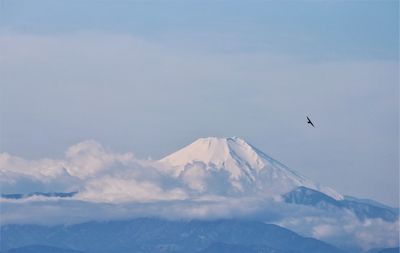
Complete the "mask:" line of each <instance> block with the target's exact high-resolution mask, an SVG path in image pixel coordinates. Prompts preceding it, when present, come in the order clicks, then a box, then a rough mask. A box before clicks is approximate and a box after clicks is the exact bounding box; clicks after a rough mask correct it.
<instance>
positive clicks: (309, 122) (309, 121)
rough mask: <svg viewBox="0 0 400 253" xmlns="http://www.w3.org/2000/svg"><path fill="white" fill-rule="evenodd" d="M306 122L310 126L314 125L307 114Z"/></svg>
mask: <svg viewBox="0 0 400 253" xmlns="http://www.w3.org/2000/svg"><path fill="white" fill-rule="evenodd" d="M307 120H308V121H307V123H308V124H310V125H311V126H313V127H315V126H314V124H313V123H312V121H311V120H310V118H309V117H308V116H307Z"/></svg>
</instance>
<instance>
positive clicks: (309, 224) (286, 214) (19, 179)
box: [0, 141, 399, 249]
mask: <svg viewBox="0 0 400 253" xmlns="http://www.w3.org/2000/svg"><path fill="white" fill-rule="evenodd" d="M152 165H155V164H154V162H153V161H140V160H137V159H136V158H134V156H133V154H131V153H125V154H119V153H115V152H112V151H110V150H108V149H106V148H104V147H103V146H102V145H100V144H99V143H98V142H95V141H84V142H80V143H78V144H76V145H73V146H71V147H70V148H69V149H68V150H67V152H66V154H65V158H64V159H58V160H53V159H40V160H26V159H23V158H20V157H16V156H12V155H10V154H7V153H2V154H0V175H1V177H0V182H1V184H2V192H8V193H10V192H14V193H18V192H27V191H30V192H34V191H42V190H47V191H71V190H74V191H75V190H77V191H79V193H78V194H77V195H75V196H74V197H73V198H70V199H62V198H45V197H38V196H34V197H30V198H27V199H22V200H9V199H0V204H1V210H0V211H1V217H2V219H1V222H2V223H25V222H29V223H32V222H33V223H63V222H68V223H71V222H80V221H87V220H92V219H119V218H133V217H141V216H160V217H165V218H170V219H175V218H178V219H181V218H188V219H191V218H201V219H215V218H231V217H251V218H254V219H259V220H263V221H266V222H268V223H276V224H278V225H281V226H283V227H286V228H289V229H291V230H293V231H295V232H298V233H300V234H302V235H305V236H311V237H315V238H318V239H321V240H324V241H327V242H331V243H333V244H336V245H340V246H342V247H346V248H350V247H355V246H356V247H359V248H362V249H369V248H373V247H388V246H396V245H398V244H399V240H398V233H399V221H396V222H393V223H390V222H385V221H383V220H381V219H366V220H364V221H360V220H359V219H357V217H356V216H355V215H354V214H353V213H351V212H346V211H339V210H336V211H335V212H324V211H321V210H319V209H315V208H312V207H306V206H298V205H289V204H285V203H283V202H279V201H273V200H271V199H269V200H268V199H265V198H264V197H262V196H257V195H251V196H240V195H236V194H232V192H233V191H232V190H233V187H232V185H231V184H230V182H229V175H227V174H226V172H224V171H209V170H206V169H205V166H204V164H201V163H195V164H193V166H189V167H186V168H185V170H184V171H183V172H182V173H181V175H180V176H179V177H177V178H176V177H173V176H169V173H165V171H163V168H161V167H156V166H152ZM27 209H29V210H30V211H29V212H28V213H27V212H26V210H27Z"/></svg>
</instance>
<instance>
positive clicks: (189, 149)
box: [161, 137, 266, 176]
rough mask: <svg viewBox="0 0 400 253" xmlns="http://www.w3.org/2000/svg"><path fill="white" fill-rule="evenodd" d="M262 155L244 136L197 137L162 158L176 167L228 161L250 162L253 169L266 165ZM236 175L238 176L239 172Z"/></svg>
mask: <svg viewBox="0 0 400 253" xmlns="http://www.w3.org/2000/svg"><path fill="white" fill-rule="evenodd" d="M262 156H266V155H265V154H262V153H261V152H259V151H257V150H256V149H255V148H254V147H253V146H251V145H250V144H249V143H247V142H246V141H245V140H243V139H242V138H239V137H229V138H220V137H206V138H199V139H197V140H196V141H194V142H193V143H191V144H189V145H188V146H186V147H184V148H182V149H181V150H178V151H177V152H175V153H173V154H171V155H169V156H167V157H165V158H163V159H161V161H162V162H166V163H168V164H170V165H172V166H174V167H181V166H185V165H187V164H191V163H194V162H202V163H204V164H206V165H209V166H212V167H216V168H218V167H220V166H223V165H226V164H227V163H230V162H234V163H239V164H248V165H249V166H251V167H252V168H253V169H260V168H261V167H263V166H264V163H263V161H262ZM231 165H234V164H231ZM232 172H233V171H232ZM236 172H238V171H236ZM235 175H236V176H237V173H235Z"/></svg>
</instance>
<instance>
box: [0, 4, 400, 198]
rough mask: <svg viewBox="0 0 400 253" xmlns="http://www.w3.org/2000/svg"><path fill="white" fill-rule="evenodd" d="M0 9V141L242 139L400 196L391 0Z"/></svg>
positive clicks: (341, 182)
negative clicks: (307, 119)
mask: <svg viewBox="0 0 400 253" xmlns="http://www.w3.org/2000/svg"><path fill="white" fill-rule="evenodd" d="M0 4H1V7H0V8H1V9H0V11H1V15H0V49H1V52H2V53H1V56H2V57H1V58H2V60H0V76H1V77H2V78H1V79H2V81H1V83H0V89H1V91H2V92H1V95H2V98H1V101H2V102H1V115H2V123H1V139H2V141H1V147H0V148H1V151H3V152H8V153H11V154H15V155H19V156H22V157H26V158H32V159H34V158H44V157H61V156H63V152H64V151H65V150H66V149H67V147H68V146H70V145H72V144H75V143H77V142H79V141H82V140H86V139H95V140H97V141H99V142H101V143H102V144H103V145H105V146H108V147H110V148H111V149H113V150H118V151H132V152H134V153H135V154H136V155H137V156H138V157H142V158H146V157H147V156H151V157H152V158H155V159H156V158H157V159H158V158H160V157H162V156H164V155H166V154H168V153H171V152H173V151H175V150H176V149H178V148H180V147H182V146H184V145H186V144H188V143H190V142H192V141H193V140H195V139H196V138H198V137H203V136H241V137H243V138H244V139H246V140H248V141H249V142H250V143H252V144H253V145H255V146H257V147H259V148H260V149H261V150H263V151H265V152H266V153H268V154H270V155H271V156H272V157H274V158H276V159H278V160H281V161H282V162H283V163H285V164H287V165H288V166H289V167H292V168H294V169H296V170H298V171H301V172H302V173H303V174H305V175H307V176H308V177H310V178H312V179H314V180H316V181H319V182H321V183H323V184H325V185H329V186H331V187H332V188H335V189H336V190H338V191H339V192H341V193H344V194H350V195H356V196H359V197H368V198H373V199H376V200H379V201H382V202H384V203H389V204H392V205H397V206H398V187H399V174H398V173H399V172H398V168H399V167H398V166H399V160H398V151H399V150H398V139H399V136H398V113H399V111H398V110H399V109H398V105H399V104H398V94H399V93H398V92H399V91H398V83H399V73H398V67H399V66H398V53H399V52H398V43H399V41H398V36H399V34H398V28H399V27H398V18H399V13H398V7H399V6H398V5H399V4H398V2H397V1H330V2H324V1H279V2H278V1H274V2H272V1H271V2H263V1H252V2H250V3H246V4H244V3H243V2H240V1H233V2H232V1H229V2H228V1H219V2H211V1H169V2H166V1H128V0H124V1H118V0H117V1H105V0H97V1H89V0H88V1H78V0H72V1H63V0H57V1H40V0H39V1H5V0H3V1H1V2H0ZM306 115H309V116H310V117H311V118H312V119H313V120H314V122H315V124H316V128H315V129H310V128H308V126H307V125H306V124H305V116H306ZM355 179H357V180H355Z"/></svg>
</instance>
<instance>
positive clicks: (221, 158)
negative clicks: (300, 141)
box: [159, 137, 343, 199]
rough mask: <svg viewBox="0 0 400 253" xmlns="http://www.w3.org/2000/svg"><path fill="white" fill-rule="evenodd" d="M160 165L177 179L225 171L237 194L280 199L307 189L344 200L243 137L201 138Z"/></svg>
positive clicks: (162, 161) (162, 160)
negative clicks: (186, 175)
mask: <svg viewBox="0 0 400 253" xmlns="http://www.w3.org/2000/svg"><path fill="white" fill-rule="evenodd" d="M159 162H160V163H161V164H165V165H167V166H165V167H166V168H169V170H170V171H172V175H173V176H174V177H182V176H185V174H187V172H188V171H190V170H192V169H193V168H194V167H197V170H199V169H200V170H204V171H207V172H211V173H216V172H221V171H222V172H225V173H226V174H228V175H229V183H230V185H231V186H232V187H233V188H234V191H238V192H242V193H243V192H252V193H254V192H257V193H261V194H264V195H270V196H271V195H273V196H276V195H280V194H282V193H286V192H288V191H290V190H293V189H295V188H296V187H299V186H304V187H307V188H310V189H315V190H318V191H321V192H324V193H325V194H327V195H328V196H331V197H333V198H335V199H342V198H343V197H342V196H341V195H340V194H338V193H336V192H335V191H334V190H332V189H330V188H327V187H321V186H319V185H318V184H316V183H314V182H312V181H311V180H309V179H307V178H305V177H303V176H302V175H300V174H299V173H297V172H295V171H293V170H291V169H289V168H288V167H287V166H285V165H284V164H282V163H280V162H278V161H277V160H275V159H273V158H271V157H270V156H268V155H267V154H265V153H263V152H262V151H260V150H259V149H257V148H255V147H254V146H252V145H251V144H249V143H248V142H246V141H245V140H244V139H242V138H239V137H229V138H220V137H206V138H199V139H197V140H196V141H194V142H193V143H191V144H189V145H187V146H186V147H184V148H182V149H180V150H178V151H176V152H175V153H173V154H171V155H168V156H166V157H164V158H162V159H161V160H160V161H159ZM197 173H198V172H197ZM208 174H210V173H208ZM202 175H204V173H202ZM219 183H221V184H222V183H223V182H219ZM202 188H205V187H202Z"/></svg>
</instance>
